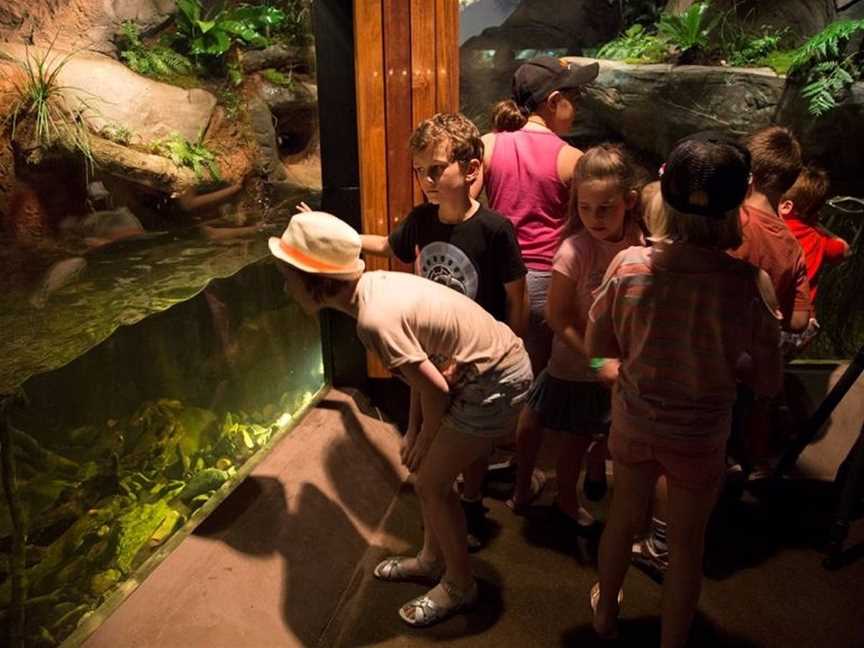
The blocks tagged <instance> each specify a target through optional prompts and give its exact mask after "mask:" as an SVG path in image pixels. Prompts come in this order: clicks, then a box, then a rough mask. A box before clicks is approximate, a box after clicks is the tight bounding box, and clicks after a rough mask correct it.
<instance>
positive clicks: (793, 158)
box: [745, 126, 802, 198]
mask: <svg viewBox="0 0 864 648" xmlns="http://www.w3.org/2000/svg"><path fill="white" fill-rule="evenodd" d="M745 143H746V145H747V148H748V149H749V151H750V155H751V156H752V162H751V164H752V173H753V185H754V186H755V188H756V190H757V191H760V192H762V193H765V194H768V195H773V196H775V197H776V198H779V197H780V196H782V195H783V194H784V193H786V191H787V190H788V189H789V187H791V186H792V185H793V184H794V183H795V179H796V178H797V177H798V174H799V173H801V166H802V163H801V144H799V143H798V140H797V139H796V138H795V136H794V135H793V134H792V131H790V130H789V129H788V128H783V127H782V126H769V127H768V128H763V129H762V130H759V131H756V132H755V133H753V134H752V135H750V137H748V138H747V140H746V142H745Z"/></svg>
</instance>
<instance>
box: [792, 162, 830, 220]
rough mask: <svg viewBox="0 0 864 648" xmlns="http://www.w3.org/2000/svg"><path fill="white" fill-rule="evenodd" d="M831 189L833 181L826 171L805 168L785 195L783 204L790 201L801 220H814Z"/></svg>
mask: <svg viewBox="0 0 864 648" xmlns="http://www.w3.org/2000/svg"><path fill="white" fill-rule="evenodd" d="M830 188H831V179H830V178H829V177H828V174H827V173H826V172H825V171H823V170H822V169H817V168H815V167H804V168H803V169H801V173H800V174H798V179H797V180H796V181H795V184H793V185H792V187H790V189H789V191H787V192H786V193H785V194H783V198H782V199H781V202H783V201H786V200H788V201H790V202H791V203H792V204H793V205H794V206H795V211H796V213H797V214H798V218H800V219H801V220H805V221H809V220H814V217H815V216H816V215H817V214H818V213H819V210H820V209H822V206H823V205H824V204H825V201H826V200H827V199H828V191H829V190H830Z"/></svg>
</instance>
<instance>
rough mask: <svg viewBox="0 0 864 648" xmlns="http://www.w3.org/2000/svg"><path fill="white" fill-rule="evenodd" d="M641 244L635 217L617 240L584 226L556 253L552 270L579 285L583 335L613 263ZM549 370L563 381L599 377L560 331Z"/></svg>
mask: <svg viewBox="0 0 864 648" xmlns="http://www.w3.org/2000/svg"><path fill="white" fill-rule="evenodd" d="M641 244H642V232H641V231H640V229H639V226H638V225H636V224H635V223H634V222H633V221H631V220H628V221H627V223H626V226H625V228H624V236H623V237H622V238H621V240H620V241H617V242H614V243H610V242H609V241H601V240H598V239H596V238H594V237H593V236H591V234H590V233H589V232H588V231H587V230H584V229H583V230H581V231H579V232H577V233H576V234H573V235H572V236H570V237H568V238H566V239H565V240H564V242H563V243H561V247H560V248H558V252H557V253H556V254H555V260H554V262H553V265H552V270H553V271H554V272H559V273H561V274H562V275H564V276H565V277H567V278H568V279H570V280H571V281H573V282H574V283H575V284H576V285H575V292H574V295H573V297H574V299H575V300H576V308H575V313H576V317H577V320H576V322H575V324H576V329H577V330H578V331H579V332H580V333H581V334H583V335H584V333H585V326H586V324H587V323H588V309H589V308H591V304H592V303H593V302H594V296H593V292H594V291H595V290H596V289H597V288H598V287H599V286H600V284H601V283H602V281H603V275H604V273H605V272H606V268H608V267H609V263H611V261H612V259H614V258H615V255H616V254H618V253H619V252H620V251H621V250H626V249H627V248H629V247H630V246H631V245H641ZM547 370H548V371H549V374H550V375H551V376H554V377H555V378H560V379H561V380H587V381H596V380H597V377H596V376H595V374H594V372H593V371H592V370H591V368H590V367H589V366H588V358H587V357H586V356H585V355H584V354H582V353H579V352H578V351H576V350H574V349H572V348H571V347H570V346H569V345H567V344H566V343H565V342H564V340H563V339H562V338H561V337H560V336H559V335H557V334H556V335H555V337H554V338H553V339H552V354H551V356H550V358H549V364H548V365H547Z"/></svg>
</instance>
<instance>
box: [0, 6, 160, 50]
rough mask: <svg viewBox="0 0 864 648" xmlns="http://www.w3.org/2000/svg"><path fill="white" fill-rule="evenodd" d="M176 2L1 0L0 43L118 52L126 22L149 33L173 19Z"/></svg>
mask: <svg viewBox="0 0 864 648" xmlns="http://www.w3.org/2000/svg"><path fill="white" fill-rule="evenodd" d="M174 10H175V2H174V0H28V1H27V2H23V1H22V0H0V40H5V41H24V42H31V43H35V44H42V45H45V44H47V43H50V42H52V41H54V40H55V39H56V42H57V44H58V45H60V46H61V48H62V49H88V50H93V51H96V52H105V53H114V52H115V47H114V43H113V40H114V36H115V34H116V33H117V32H118V31H119V29H120V25H121V23H122V22H123V21H124V20H131V21H133V22H135V23H136V24H137V25H138V27H139V29H140V30H141V31H142V32H144V33H147V32H148V31H151V30H153V29H155V28H157V27H159V26H160V25H162V24H164V23H165V22H166V21H167V20H169V19H170V17H171V14H172V13H174Z"/></svg>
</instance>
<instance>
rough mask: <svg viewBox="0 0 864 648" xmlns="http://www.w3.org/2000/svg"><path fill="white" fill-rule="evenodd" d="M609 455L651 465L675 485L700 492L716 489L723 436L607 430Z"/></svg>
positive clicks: (623, 461) (721, 473) (626, 462)
mask: <svg viewBox="0 0 864 648" xmlns="http://www.w3.org/2000/svg"><path fill="white" fill-rule="evenodd" d="M609 454H610V455H612V459H613V460H615V461H617V462H618V463H621V464H624V465H625V466H626V465H635V464H646V463H649V464H653V465H655V466H656V470H657V474H658V475H660V474H662V475H665V476H666V478H667V479H668V480H669V483H670V484H672V485H673V486H675V487H677V488H684V489H686V490H692V491H704V490H708V489H713V488H716V487H717V486H718V485H719V484H720V482H721V481H722V480H723V476H724V474H725V472H726V439H725V438H721V439H693V440H692V441H690V440H688V441H676V440H672V439H663V438H659V437H654V438H645V437H633V436H628V435H627V434H626V433H622V432H620V431H618V430H616V429H615V427H614V425H613V427H612V430H611V431H610V433H609Z"/></svg>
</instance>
